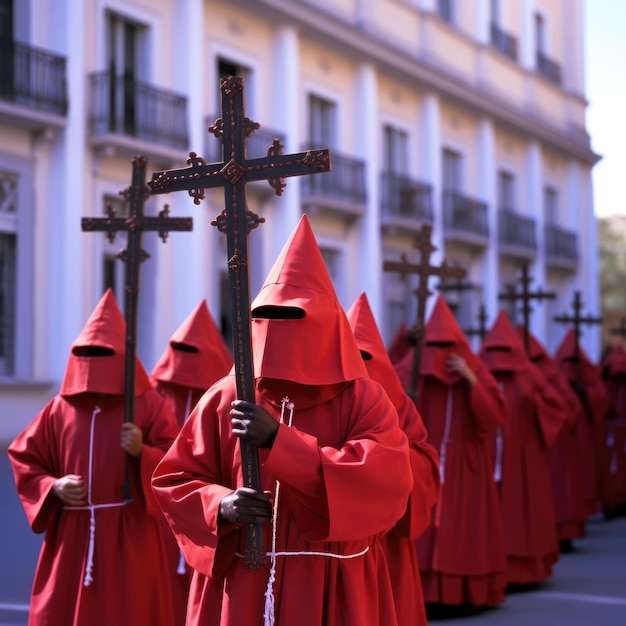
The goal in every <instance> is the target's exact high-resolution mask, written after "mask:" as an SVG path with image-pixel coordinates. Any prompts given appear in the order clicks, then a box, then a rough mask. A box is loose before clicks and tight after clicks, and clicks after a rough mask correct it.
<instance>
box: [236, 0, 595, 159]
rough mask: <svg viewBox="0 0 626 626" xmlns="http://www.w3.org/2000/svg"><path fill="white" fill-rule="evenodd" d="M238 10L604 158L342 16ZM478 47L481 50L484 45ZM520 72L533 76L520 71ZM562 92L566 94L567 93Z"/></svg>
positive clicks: (283, 3) (582, 137) (573, 150)
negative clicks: (278, 21) (284, 24)
mask: <svg viewBox="0 0 626 626" xmlns="http://www.w3.org/2000/svg"><path fill="white" fill-rule="evenodd" d="M237 5H238V6H240V7H245V8H246V9H247V10H249V11H250V13H256V14H258V15H261V16H263V17H264V18H266V19H268V20H269V21H270V22H274V23H275V22H276V19H277V18H279V19H281V20H284V21H286V22H288V23H289V24H290V25H292V26H294V27H296V28H297V29H298V30H299V31H300V32H302V33H304V34H306V35H307V36H309V37H311V38H312V39H313V40H317V41H320V42H322V43H323V45H324V46H326V47H332V48H334V49H336V50H337V51H338V52H340V53H341V54H343V55H346V56H348V57H350V58H354V59H358V60H359V61H361V62H365V63H368V62H369V63H372V64H373V65H375V66H377V67H379V68H381V69H384V71H385V72H386V73H387V74H389V73H390V72H391V73H392V74H393V75H394V76H396V77H397V78H399V79H403V80H406V79H407V78H408V79H410V80H411V81H415V82H416V83H418V84H419V85H420V86H422V87H423V88H424V89H425V90H429V91H435V92H436V93H438V94H439V95H440V96H441V97H442V99H444V100H448V101H451V102H454V103H456V104H460V105H462V106H463V107H465V108H466V109H467V108H469V109H470V110H472V111H473V112H475V113H476V114H477V115H485V116H488V117H491V118H492V119H494V121H495V122H496V123H497V124H499V125H502V126H503V127H506V128H507V129H509V130H511V131H513V132H516V133H519V134H521V135H524V136H525V137H531V138H533V139H535V140H537V141H539V142H541V143H543V144H545V145H547V146H549V147H550V148H552V149H555V150H557V151H559V152H562V153H564V154H566V155H567V156H568V157H570V158H577V159H579V160H581V161H583V162H585V163H587V164H589V165H594V164H595V163H597V162H598V161H599V160H600V158H601V157H600V155H598V154H596V153H595V152H593V150H591V148H590V141H589V135H588V134H587V133H586V132H585V130H584V129H573V130H572V132H571V133H565V132H563V131H562V130H561V129H559V128H556V127H555V126H553V125H551V124H549V123H547V122H546V120H545V119H543V118H540V117H539V116H535V115H533V114H532V112H528V111H524V110H521V109H518V108H515V107H513V106H511V105H510V104H509V103H507V102H505V101H503V100H501V99H499V98H498V96H497V95H496V94H494V93H493V92H491V91H489V92H488V91H486V90H483V89H481V88H480V87H478V86H476V85H471V84H469V83H467V82H463V79H462V78H460V77H459V76H455V75H452V74H450V73H449V72H448V71H447V70H446V68H444V67H441V66H436V65H435V64H434V63H432V62H431V61H429V60H428V59H424V58H419V59H418V58H416V57H414V56H411V55H410V54H409V53H408V52H407V51H406V50H404V49H402V48H399V47H395V46H393V43H392V42H390V41H388V40H382V39H381V38H380V37H378V36H377V35H376V33H372V32H371V31H370V30H368V29H367V28H366V27H365V26H364V25H360V27H359V28H355V26H354V25H353V24H349V23H348V22H345V21H342V20H341V18H340V17H339V16H336V15H331V14H329V13H327V12H324V11H322V10H320V9H316V8H315V7H313V6H311V5H310V4H309V3H308V2H302V1H298V0H296V1H294V0H240V1H239V2H238V3H237ZM416 10H417V9H416ZM424 15H426V14H424ZM459 36H462V35H459ZM476 45H477V47H481V46H480V44H476ZM519 71H520V72H523V73H526V74H529V72H528V71H527V70H525V69H523V68H521V67H520V68H519ZM555 89H559V88H558V87H555ZM559 91H560V92H562V93H563V90H562V89H559ZM567 95H568V97H569V96H570V94H567ZM573 97H575V98H576V99H578V100H579V101H583V102H584V99H583V98H581V97H580V96H579V95H576V94H573Z"/></svg>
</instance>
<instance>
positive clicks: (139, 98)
mask: <svg viewBox="0 0 626 626" xmlns="http://www.w3.org/2000/svg"><path fill="white" fill-rule="evenodd" d="M90 79H91V112H90V124H91V130H92V132H94V133H115V134H119V135H125V136H128V137H134V138H136V139H141V140H143V141H150V142H153V143H156V144H162V145H166V146H169V147H172V148H178V149H183V150H186V149H187V147H188V144H189V137H188V134H187V98H186V97H184V96H181V95H179V94H175V93H173V92H171V91H168V90H165V89H157V88H156V87H153V86H151V85H148V84H146V83H143V82H141V81H137V80H133V79H131V78H128V77H125V76H112V75H111V74H110V73H109V72H98V73H95V74H92V75H91V77H90Z"/></svg>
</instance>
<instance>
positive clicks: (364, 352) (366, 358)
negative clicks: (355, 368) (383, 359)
mask: <svg viewBox="0 0 626 626" xmlns="http://www.w3.org/2000/svg"><path fill="white" fill-rule="evenodd" d="M359 352H360V353H361V356H362V357H363V360H364V361H371V360H372V359H373V358H374V357H373V356H372V353H371V352H368V351H367V350H359Z"/></svg>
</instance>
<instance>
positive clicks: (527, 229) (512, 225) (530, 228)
mask: <svg viewBox="0 0 626 626" xmlns="http://www.w3.org/2000/svg"><path fill="white" fill-rule="evenodd" d="M498 233H499V244H500V254H503V255H506V256H510V257H514V258H516V259H525V260H528V259H533V258H534V257H535V254H536V253H537V239H536V237H535V220H534V219H533V218H532V217H526V216H525V215H521V214H519V213H517V212H516V211H512V210H511V209H500V211H499V213H498Z"/></svg>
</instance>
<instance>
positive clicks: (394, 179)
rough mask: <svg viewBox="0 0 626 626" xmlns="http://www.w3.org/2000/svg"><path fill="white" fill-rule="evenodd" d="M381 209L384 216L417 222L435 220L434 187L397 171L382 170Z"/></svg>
mask: <svg viewBox="0 0 626 626" xmlns="http://www.w3.org/2000/svg"><path fill="white" fill-rule="evenodd" d="M380 182H381V185H380V186H381V190H380V191H381V211H382V215H383V216H384V217H389V218H402V219H405V220H412V221H416V222H432V221H433V204H432V189H431V187H430V185H427V184H425V183H421V182H418V181H416V180H413V179H411V178H409V177H408V176H405V175H402V174H396V173H395V172H382V173H381V176H380Z"/></svg>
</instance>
